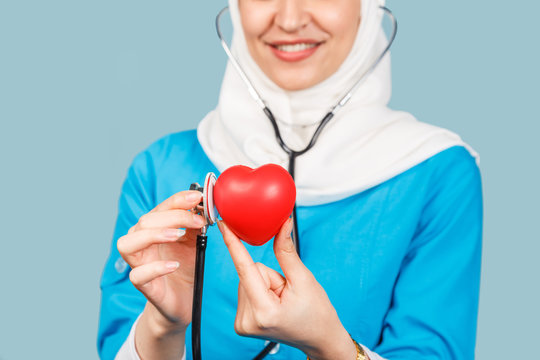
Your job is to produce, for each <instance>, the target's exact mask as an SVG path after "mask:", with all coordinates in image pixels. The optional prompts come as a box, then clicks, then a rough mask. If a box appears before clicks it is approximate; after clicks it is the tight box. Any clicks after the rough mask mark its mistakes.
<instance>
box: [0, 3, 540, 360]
mask: <svg viewBox="0 0 540 360" xmlns="http://www.w3.org/2000/svg"><path fill="white" fill-rule="evenodd" d="M224 4H225V1H224V0H219V1H215V0H214V1H191V2H187V1H179V0H177V1H160V2H157V1H154V2H150V1H125V0H123V1H120V0H118V1H86V2H82V1H74V0H64V1H60V0H49V1H37V0H33V1H32V0H11V1H8V0H3V1H1V2H0V126H1V127H0V156H1V163H0V169H1V170H0V171H1V176H0V202H1V208H0V212H1V213H0V221H1V226H0V234H1V237H0V239H1V240H0V241H1V247H0V276H1V279H2V284H1V286H0V359H4V360H6V359H9V360H11V359H95V358H97V353H96V350H95V338H96V329H97V319H98V309H99V288H98V281H99V277H100V273H101V270H102V266H103V264H104V261H105V259H106V256H107V254H108V250H109V246H110V240H111V235H112V231H113V223H114V220H115V216H116V203H117V199H118V195H119V190H120V186H121V183H122V180H123V178H124V175H125V172H126V169H127V167H128V166H129V163H130V161H131V159H132V158H133V156H134V155H135V154H136V153H137V152H139V151H141V150H142V149H143V148H144V147H146V146H147V145H148V144H150V143H151V142H152V141H154V140H155V139H157V138H159V137H160V136H162V135H165V134H167V133H170V132H175V131H179V130H182V129H187V128H193V127H194V126H196V124H197V122H198V121H199V120H200V119H201V118H202V117H203V116H204V115H205V114H206V113H207V112H208V111H209V110H211V109H212V108H213V107H214V106H215V104H216V101H217V96H218V92H219V84H220V82H221V77H222V74H223V70H224V65H225V56H224V55H223V53H222V50H221V48H220V47H219V44H218V41H217V39H216V36H215V33H214V28H213V26H214V25H213V20H214V16H215V14H216V13H217V11H218V10H219V9H220V8H221V7H222V6H223V5H224ZM388 6H389V7H391V8H392V9H393V10H394V12H395V14H396V16H397V17H398V19H399V22H400V32H399V35H398V38H397V43H396V45H395V47H394V48H393V53H392V56H393V71H394V75H393V76H394V95H393V100H392V105H393V106H394V107H395V108H398V109H404V110H408V111H410V112H412V113H413V114H415V115H416V116H417V117H418V118H419V119H421V120H423V121H427V122H431V123H433V124H436V125H440V126H444V127H447V128H450V129H452V130H454V131H456V132H458V133H459V134H461V135H462V137H463V138H464V139H465V140H466V141H467V142H468V143H470V144H471V145H472V146H473V147H474V148H475V149H476V150H477V151H478V152H479V153H480V154H481V156H482V164H481V167H482V173H483V179H484V191H485V209H486V210H485V238H484V239H485V240H484V258H483V278H482V292H481V304H480V315H479V330H478V346H477V355H478V356H477V358H478V359H480V360H491V359H502V358H514V359H518V358H528V359H530V358H535V357H536V356H537V355H538V353H539V351H538V347H537V345H538V340H539V335H540V332H539V330H538V327H539V323H540V312H539V310H538V305H539V304H540V282H539V280H538V276H539V275H540V267H539V261H538V255H539V253H540V236H539V235H538V231H537V229H538V223H539V222H540V216H539V215H540V212H539V211H538V204H539V203H540V196H539V191H538V188H537V186H538V184H539V183H540V175H539V172H540V169H539V161H538V155H540V151H539V145H538V139H539V135H538V134H539V131H540V126H539V120H540V117H539V115H538V111H537V106H536V103H537V101H538V97H539V91H538V83H539V81H540V76H539V70H538V64H540V56H539V46H538V35H540V34H539V33H538V29H537V27H536V25H535V23H537V14H538V13H539V12H540V5H539V3H538V2H537V1H532V0H530V1H522V2H502V1H487V0H480V1H465V0H458V1H433V0H429V1H428V0H414V1H403V0H401V1H397V0H389V1H388ZM179 190H181V189H179Z"/></svg>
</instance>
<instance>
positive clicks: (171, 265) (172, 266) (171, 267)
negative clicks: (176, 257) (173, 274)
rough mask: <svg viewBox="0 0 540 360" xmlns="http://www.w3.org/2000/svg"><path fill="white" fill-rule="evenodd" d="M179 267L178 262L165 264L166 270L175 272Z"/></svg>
mask: <svg viewBox="0 0 540 360" xmlns="http://www.w3.org/2000/svg"><path fill="white" fill-rule="evenodd" d="M179 266H180V263H179V262H178V261H169V262H167V263H166V264H165V267H166V268H167V269H168V270H176V269H178V267H179Z"/></svg>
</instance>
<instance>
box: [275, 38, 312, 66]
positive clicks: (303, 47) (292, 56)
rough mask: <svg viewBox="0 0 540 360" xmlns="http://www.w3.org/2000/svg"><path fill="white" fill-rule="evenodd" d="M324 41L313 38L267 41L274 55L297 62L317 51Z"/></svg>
mask: <svg viewBox="0 0 540 360" xmlns="http://www.w3.org/2000/svg"><path fill="white" fill-rule="evenodd" d="M321 44H322V42H317V41H315V40H311V39H307V40H304V39H301V40H295V41H277V42H272V43H267V45H268V46H270V50H272V52H273V53H274V55H275V56H276V57H277V58H278V59H280V60H283V61H288V62H296V61H301V60H304V59H307V58H308V57H310V56H311V55H313V53H315V52H316V51H317V49H318V48H319V46H320V45H321Z"/></svg>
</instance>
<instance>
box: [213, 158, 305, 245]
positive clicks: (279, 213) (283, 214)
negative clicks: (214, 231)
mask: <svg viewBox="0 0 540 360" xmlns="http://www.w3.org/2000/svg"><path fill="white" fill-rule="evenodd" d="M295 199H296V187H295V185H294V180H293V179H292V177H291V175H289V173H288V172H287V171H286V170H285V169H284V168H282V167H281V166H279V165H275V164H267V165H263V166H261V167H259V168H256V169H251V168H249V167H247V166H242V165H237V166H232V167H230V168H228V169H227V170H225V171H224V172H223V173H221V175H220V176H219V177H218V179H217V181H216V185H215V187H214V203H215V206H216V208H217V210H218V212H219V214H220V215H221V218H222V219H223V220H224V221H225V222H226V223H227V225H228V226H229V228H230V229H231V230H232V231H233V232H234V233H235V234H236V236H238V237H239V238H240V239H242V240H244V241H245V242H247V243H248V244H251V245H262V244H264V243H266V242H267V241H268V240H270V239H271V238H272V237H274V236H275V235H276V234H277V233H278V231H279V229H280V228H281V226H282V225H283V223H284V222H285V221H286V220H287V218H288V217H289V216H290V214H291V213H292V210H293V208H294V202H295Z"/></svg>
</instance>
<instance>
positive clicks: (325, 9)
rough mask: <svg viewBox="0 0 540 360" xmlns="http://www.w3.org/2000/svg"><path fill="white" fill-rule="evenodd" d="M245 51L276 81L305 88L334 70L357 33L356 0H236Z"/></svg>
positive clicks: (357, 14) (297, 87)
mask: <svg viewBox="0 0 540 360" xmlns="http://www.w3.org/2000/svg"><path fill="white" fill-rule="evenodd" d="M238 5H239V9H240V16H241V19H242V26H243V28H244V35H245V39H246V43H247V46H248V48H249V52H250V54H251V56H252V57H253V59H254V60H255V62H256V63H257V64H258V65H259V67H260V68H261V70H262V71H263V72H264V73H265V74H266V75H267V76H268V77H269V78H270V79H272V81H273V82H274V83H276V84H277V85H278V86H279V87H281V88H283V89H286V90H300V89H305V88H308V87H310V86H313V85H315V84H318V83H320V82H321V81H323V80H324V79H326V78H328V77H329V76H330V75H331V74H333V73H335V72H336V70H337V69H338V68H339V66H340V65H341V64H342V63H343V61H344V60H345V58H346V57H347V55H348V54H349V52H350V51H351V48H352V45H353V43H354V40H355V38H356V33H357V30H358V25H359V24H360V18H361V14H360V1H359V0H339V1H286V2H285V3H284V4H282V2H280V1H267V2H261V1H256V0H240V1H239V4H238Z"/></svg>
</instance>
